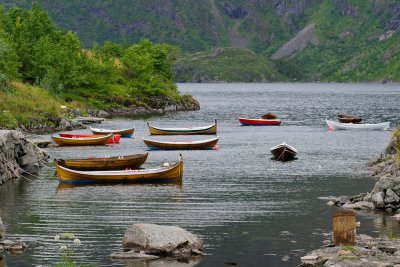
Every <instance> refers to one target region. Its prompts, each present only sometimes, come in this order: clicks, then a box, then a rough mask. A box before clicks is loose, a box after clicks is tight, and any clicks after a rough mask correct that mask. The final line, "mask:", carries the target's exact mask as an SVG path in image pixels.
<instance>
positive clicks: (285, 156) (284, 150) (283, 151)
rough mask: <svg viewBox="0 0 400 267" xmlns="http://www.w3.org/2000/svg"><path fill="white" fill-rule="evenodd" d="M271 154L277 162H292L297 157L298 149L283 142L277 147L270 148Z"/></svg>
mask: <svg viewBox="0 0 400 267" xmlns="http://www.w3.org/2000/svg"><path fill="white" fill-rule="evenodd" d="M270 151H271V154H272V155H273V156H274V157H275V159H276V160H282V161H285V160H291V159H294V157H295V156H296V155H297V153H298V152H297V149H295V148H294V147H292V146H290V145H288V144H286V143H285V142H283V143H282V144H279V145H277V146H274V147H271V148H270Z"/></svg>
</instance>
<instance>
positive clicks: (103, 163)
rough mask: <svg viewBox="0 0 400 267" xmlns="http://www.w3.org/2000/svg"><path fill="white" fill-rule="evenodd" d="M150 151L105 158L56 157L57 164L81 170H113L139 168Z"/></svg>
mask: <svg viewBox="0 0 400 267" xmlns="http://www.w3.org/2000/svg"><path fill="white" fill-rule="evenodd" d="M147 156H148V153H143V154H136V155H128V156H119V157H104V158H86V159H55V161H57V164H58V165H60V166H63V167H66V168H68V169H73V170H79V171H101V170H103V171H105V170H107V171H111V170H124V169H126V168H132V169H138V168H139V167H140V166H141V165H142V164H143V163H144V162H145V161H146V159H147Z"/></svg>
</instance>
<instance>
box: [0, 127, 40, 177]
mask: <svg viewBox="0 0 400 267" xmlns="http://www.w3.org/2000/svg"><path fill="white" fill-rule="evenodd" d="M47 158H48V157H47V155H46V154H45V152H44V151H43V150H41V149H40V148H38V147H37V146H36V145H34V144H32V143H30V142H29V141H28V140H26V139H25V137H24V135H23V134H22V133H21V132H18V131H10V130H0V184H2V183H4V182H6V181H7V180H10V179H12V178H17V177H20V175H21V174H22V173H24V172H26V173H37V172H38V171H39V169H40V167H41V164H42V163H44V162H45V161H47Z"/></svg>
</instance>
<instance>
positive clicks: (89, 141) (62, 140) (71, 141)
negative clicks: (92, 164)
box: [51, 134, 112, 146]
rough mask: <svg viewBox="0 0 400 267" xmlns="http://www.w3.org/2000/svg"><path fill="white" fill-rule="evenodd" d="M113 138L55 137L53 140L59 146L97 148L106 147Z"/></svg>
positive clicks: (105, 136) (103, 136)
mask: <svg viewBox="0 0 400 267" xmlns="http://www.w3.org/2000/svg"><path fill="white" fill-rule="evenodd" d="M111 137H112V134H108V135H101V136H98V137H84V138H68V137H61V136H54V135H53V136H52V137H51V138H52V139H53V141H54V142H56V143H57V144H58V145H59V146H96V145H105V144H106V143H107V141H108V140H109V139H110V138H111Z"/></svg>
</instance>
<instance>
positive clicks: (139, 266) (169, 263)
mask: <svg viewBox="0 0 400 267" xmlns="http://www.w3.org/2000/svg"><path fill="white" fill-rule="evenodd" d="M202 260H203V257H201V256H199V257H193V258H191V259H188V260H179V261H178V260H172V259H157V260H139V259H131V260H116V262H120V263H122V264H123V266H124V267H192V266H196V265H198V264H199V263H200V262H201V261H202Z"/></svg>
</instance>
